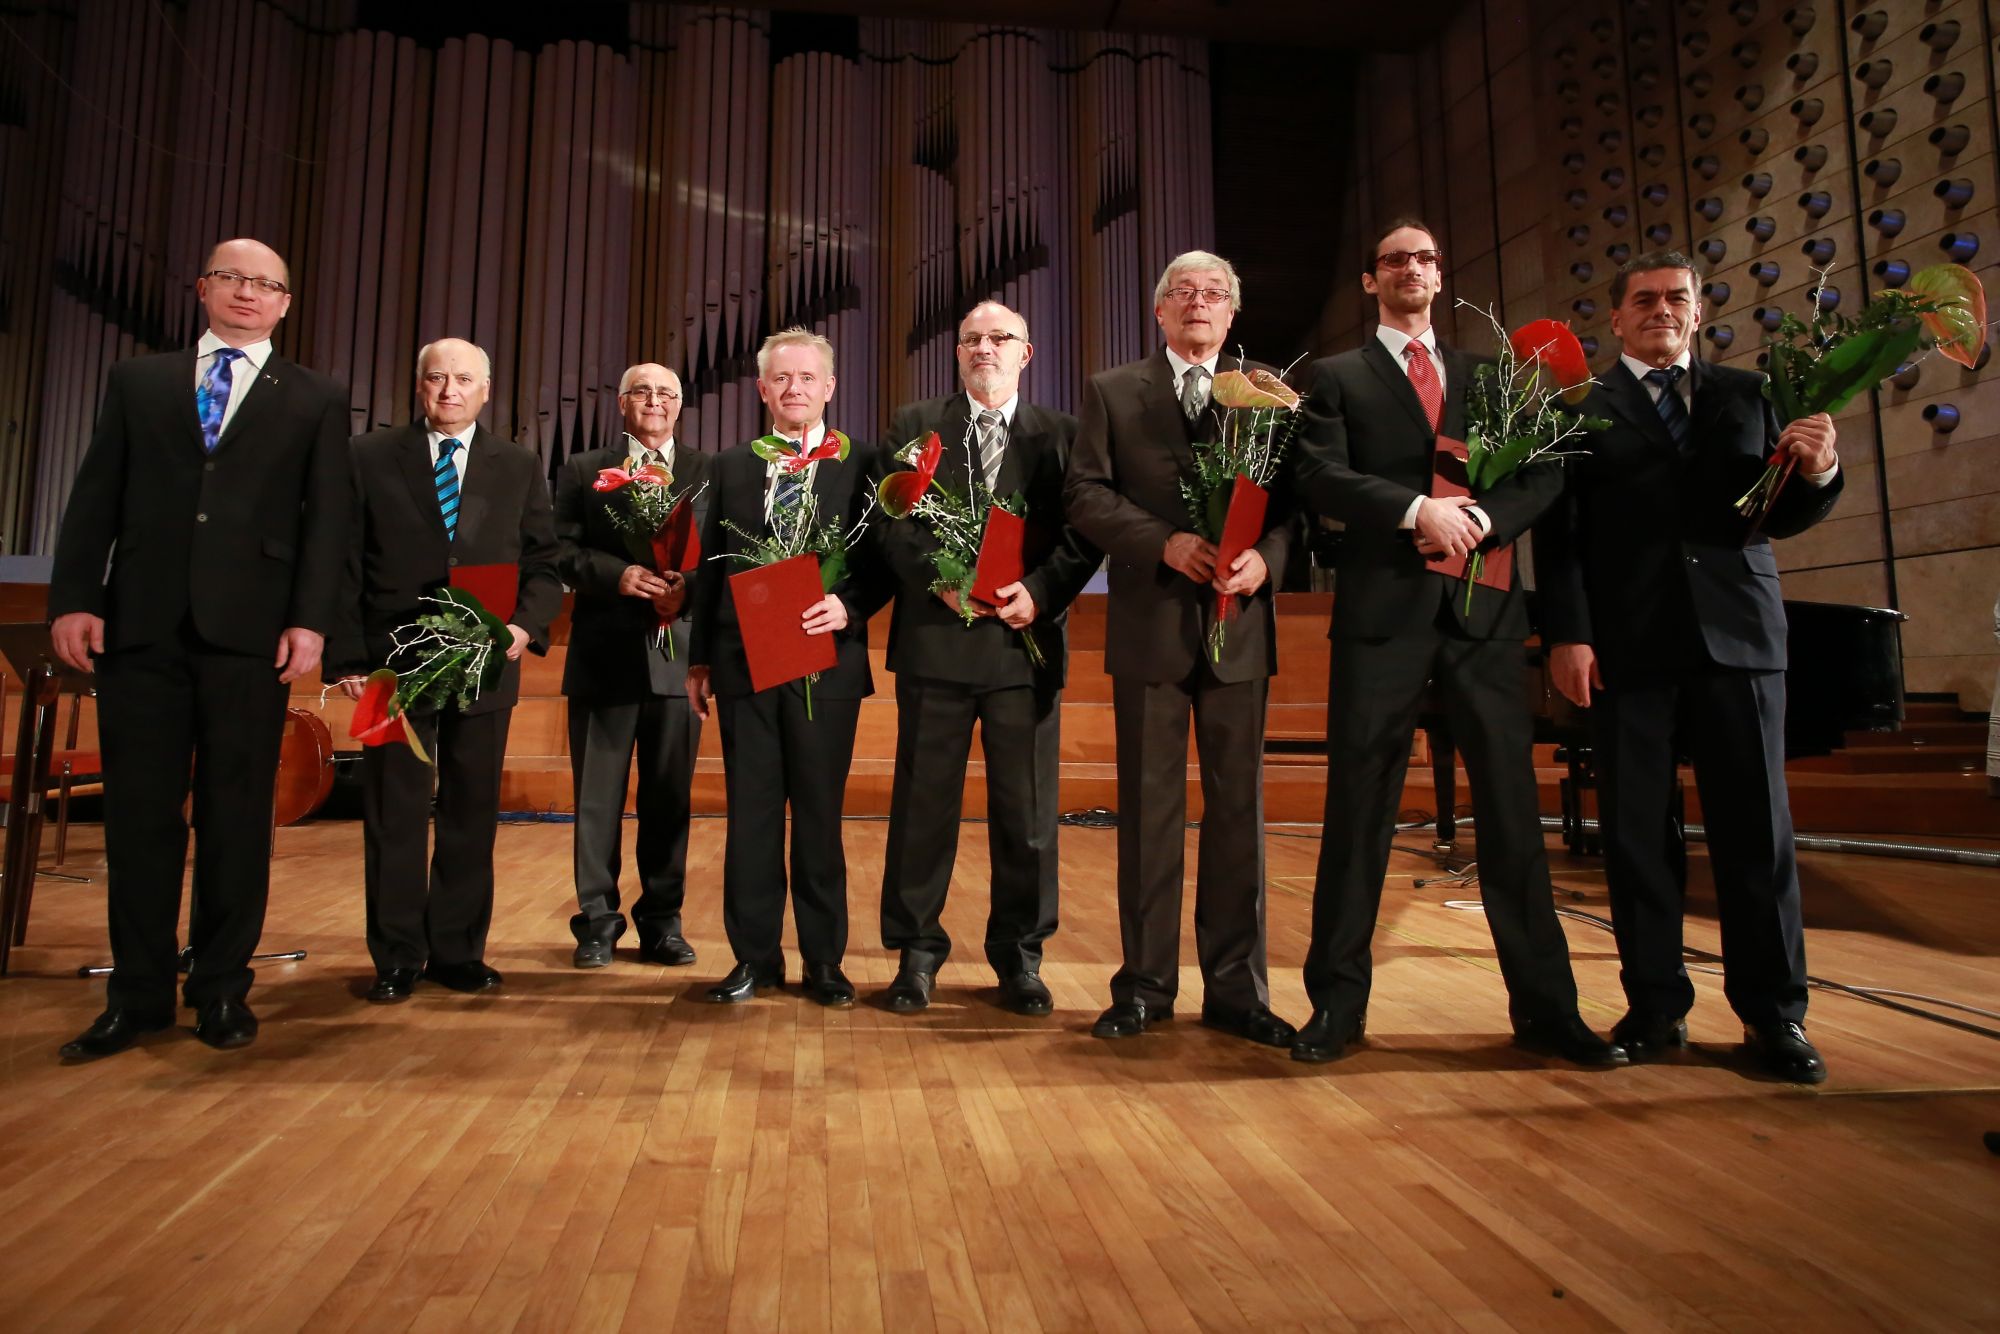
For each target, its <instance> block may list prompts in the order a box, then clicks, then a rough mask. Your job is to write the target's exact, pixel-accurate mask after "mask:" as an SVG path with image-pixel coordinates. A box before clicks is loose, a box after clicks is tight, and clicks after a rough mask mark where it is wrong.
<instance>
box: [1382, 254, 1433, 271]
mask: <svg viewBox="0 0 2000 1334" xmlns="http://www.w3.org/2000/svg"><path fill="white" fill-rule="evenodd" d="M1443 263H1444V251H1442V250H1384V251H1383V252H1382V253H1381V254H1379V255H1377V256H1375V267H1376V268H1378V269H1400V268H1404V267H1406V266H1408V265H1411V264H1421V265H1423V266H1424V267H1425V268H1427V269H1435V268H1438V267H1439V266H1441V265H1442V264H1443Z"/></svg>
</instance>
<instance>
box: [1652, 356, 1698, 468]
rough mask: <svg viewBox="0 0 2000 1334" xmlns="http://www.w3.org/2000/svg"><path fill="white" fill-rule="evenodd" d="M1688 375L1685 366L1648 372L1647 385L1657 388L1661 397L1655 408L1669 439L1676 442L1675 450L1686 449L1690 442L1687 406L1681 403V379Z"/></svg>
mask: <svg viewBox="0 0 2000 1334" xmlns="http://www.w3.org/2000/svg"><path fill="white" fill-rule="evenodd" d="M1686 374H1687V367H1685V366H1667V367H1664V368H1661V369H1658V370H1650V371H1647V372H1646V383H1647V384H1650V385H1653V386H1655V387H1657V388H1658V389H1659V391H1660V396H1659V397H1658V398H1657V399H1656V400H1654V402H1653V407H1654V409H1655V410H1656V411H1658V412H1659V414H1660V420H1661V421H1663V422H1665V423H1666V425H1667V438H1668V439H1670V440H1672V441H1673V442H1674V448H1675V449H1686V448H1687V442H1688V410H1687V404H1685V403H1683V402H1682V401H1681V391H1680V383H1681V377H1682V376H1683V375H1686Z"/></svg>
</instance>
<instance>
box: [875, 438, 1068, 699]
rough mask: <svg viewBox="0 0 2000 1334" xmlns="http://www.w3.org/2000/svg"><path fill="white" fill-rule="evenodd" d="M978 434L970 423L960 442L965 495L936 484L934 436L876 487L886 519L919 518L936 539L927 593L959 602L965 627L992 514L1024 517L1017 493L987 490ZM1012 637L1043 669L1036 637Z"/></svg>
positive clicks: (938, 444)
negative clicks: (976, 444)
mask: <svg viewBox="0 0 2000 1334" xmlns="http://www.w3.org/2000/svg"><path fill="white" fill-rule="evenodd" d="M976 429H977V428H976V424H975V423H971V422H968V423H967V424H966V428H965V439H964V441H963V442H962V447H963V448H964V450H965V470H966V478H967V485H966V489H965V490H964V491H957V490H954V489H953V488H951V487H948V486H944V485H942V484H940V483H939V482H938V480H937V470H938V462H939V460H940V459H942V458H943V457H944V444H943V442H942V441H940V440H939V439H938V433H937V432H936V431H932V432H931V433H930V434H929V435H927V436H925V437H924V438H923V439H921V440H912V441H911V442H910V443H909V444H907V445H905V446H903V448H902V449H900V450H898V451H897V452H896V461H897V462H898V463H904V464H908V465H909V468H908V469H907V470H906V471H898V472H892V473H890V474H889V475H888V476H887V477H884V478H883V479H882V481H881V482H880V483H879V484H878V485H877V487H876V500H877V501H878V503H880V505H881V507H882V512H883V513H884V514H886V515H888V516H889V517H890V518H892V519H910V518H915V519H921V520H922V521H923V522H924V524H925V525H926V526H928V527H929V529H930V531H931V535H932V536H933V537H935V538H936V539H937V550H936V551H934V552H932V553H931V565H932V568H933V569H935V570H936V571H937V577H936V578H935V579H933V580H932V581H931V592H933V593H935V594H938V595H939V596H942V595H943V594H944V593H946V592H947V591H949V592H950V593H952V594H953V595H954V597H955V598H956V599H957V602H958V614H959V615H960V616H961V617H963V618H964V620H965V623H966V624H967V625H971V624H972V622H973V621H974V620H975V619H976V616H975V613H974V612H973V610H972V599H973V588H974V585H975V584H977V583H978V581H979V555H980V552H981V550H982V549H983V548H984V547H985V545H986V539H987V530H988V528H989V527H990V526H991V524H992V522H993V512H994V511H995V510H999V511H1001V512H1003V513H1006V514H1010V515H1013V516H1014V517H1015V518H1017V519H1019V518H1025V517H1026V515H1027V503H1026V502H1025V501H1024V500H1023V499H1022V498H1021V496H1020V495H1019V494H1018V493H1017V494H1015V495H1012V496H1005V497H1002V496H1000V495H997V494H995V492H994V491H993V489H992V488H991V487H989V486H987V485H986V475H985V471H984V470H983V469H982V468H980V467H979V464H978V459H977V457H976V455H975V453H974V450H973V439H974V435H975V432H976ZM1015 633H1017V634H1018V635H1019V636H1020V637H1021V644H1022V646H1023V647H1024V648H1026V649H1027V652H1028V661H1030V662H1032V663H1033V664H1034V665H1035V666H1036V667H1038V668H1039V667H1044V666H1046V665H1047V659H1046V658H1045V657H1044V656H1043V654H1042V649H1041V646H1040V645H1039V644H1037V643H1036V642H1035V637H1034V635H1033V634H1031V633H1030V632H1029V631H1028V630H1026V629H1023V630H1018V631H1016V632H1015Z"/></svg>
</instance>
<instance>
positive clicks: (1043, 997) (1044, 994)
mask: <svg viewBox="0 0 2000 1334" xmlns="http://www.w3.org/2000/svg"><path fill="white" fill-rule="evenodd" d="M1000 1007H1001V1008H1002V1009H1005V1010H1012V1011H1013V1012H1014V1013H1015V1014H1025V1015H1029V1016H1034V1017H1039V1016H1041V1015H1045V1014H1049V1013H1051V1012H1052V1011H1054V1009H1055V1008H1056V999H1055V997H1054V996H1051V995H1050V994H1049V988H1048V984H1047V983H1046V982H1044V981H1042V975H1041V974H1040V973H1015V974H1014V975H1013V976H1012V977H1003V978H1001V979H1000Z"/></svg>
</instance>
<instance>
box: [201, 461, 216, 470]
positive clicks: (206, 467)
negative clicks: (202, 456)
mask: <svg viewBox="0 0 2000 1334" xmlns="http://www.w3.org/2000/svg"><path fill="white" fill-rule="evenodd" d="M201 470H202V471H203V472H214V471H215V465H214V464H213V463H204V464H202V465H201Z"/></svg>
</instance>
